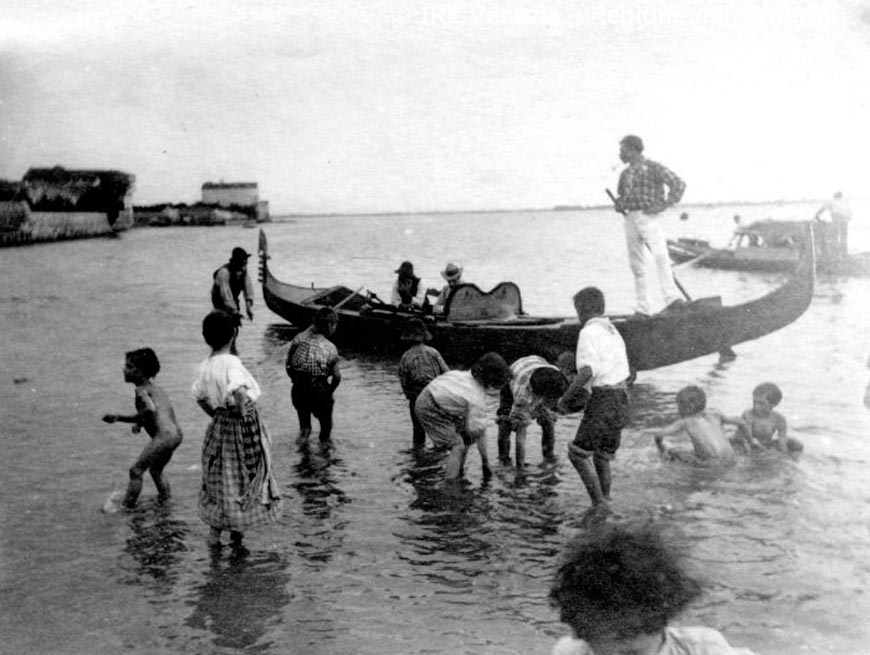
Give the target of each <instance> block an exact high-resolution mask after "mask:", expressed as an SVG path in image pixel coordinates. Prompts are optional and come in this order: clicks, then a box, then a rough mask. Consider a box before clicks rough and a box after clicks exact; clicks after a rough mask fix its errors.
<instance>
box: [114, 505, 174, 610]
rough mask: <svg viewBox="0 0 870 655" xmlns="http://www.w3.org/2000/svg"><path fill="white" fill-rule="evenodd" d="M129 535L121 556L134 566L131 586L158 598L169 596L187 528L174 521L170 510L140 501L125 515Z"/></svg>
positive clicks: (163, 506)
mask: <svg viewBox="0 0 870 655" xmlns="http://www.w3.org/2000/svg"><path fill="white" fill-rule="evenodd" d="M127 525H128V526H129V527H130V530H131V534H130V536H129V537H128V538H127V542H126V545H125V546H124V552H125V553H126V554H127V555H129V556H130V557H132V559H133V561H134V562H135V567H134V569H133V570H134V571H135V573H136V578H135V579H134V580H131V581H130V584H144V585H146V586H148V587H150V588H151V589H153V590H154V591H156V592H157V593H159V594H168V593H170V592H171V591H172V588H173V586H174V584H175V582H176V580H177V578H178V571H177V565H178V563H179V560H180V559H181V553H184V552H187V551H188V550H189V548H188V547H187V546H186V540H187V533H188V529H187V524H186V523H185V522H184V521H181V520H179V519H176V518H173V516H172V514H171V512H170V507H169V506H168V505H163V504H159V503H156V502H154V501H150V502H149V501H148V500H143V501H140V503H139V506H138V507H137V508H136V510H135V511H133V512H130V513H129V514H128V515H127Z"/></svg>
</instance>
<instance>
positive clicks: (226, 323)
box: [193, 310, 281, 548]
mask: <svg viewBox="0 0 870 655" xmlns="http://www.w3.org/2000/svg"><path fill="white" fill-rule="evenodd" d="M237 329H238V328H237V326H236V321H235V320H234V318H233V317H232V316H230V315H229V314H227V313H226V312H222V311H219V310H218V311H213V312H211V313H209V314H208V315H207V316H206V317H205V319H203V322H202V336H203V338H204V339H205V342H206V343H207V344H208V345H209V346H211V348H212V353H211V355H209V356H208V357H207V358H206V359H205V360H204V361H203V362H202V364H200V367H199V377H198V378H197V379H196V382H194V384H193V396H194V398H196V402H197V404H198V405H199V406H200V407H201V408H202V410H203V411H204V412H205V413H206V414H208V415H209V416H210V417H211V419H212V420H211V423H210V424H209V426H208V429H207V430H206V432H205V440H204V441H203V444H202V488H201V489H200V492H199V516H200V518H201V519H202V520H203V521H204V522H205V524H206V525H208V526H209V527H210V528H211V532H210V535H209V539H208V545H209V546H211V547H219V546H220V545H221V541H220V539H221V531H222V530H229V531H230V544H231V545H232V546H233V547H235V548H240V547H241V545H242V538H243V536H244V532H245V530H247V529H248V528H250V527H253V526H255V525H262V524H264V523H270V522H273V521H275V520H276V519H277V518H278V516H279V514H280V511H281V496H280V493H279V491H278V484H277V482H276V481H275V477H274V475H273V473H272V458H271V450H272V440H271V438H270V436H269V432H268V430H267V429H266V425H265V423H263V421H262V420H261V419H260V414H259V412H258V410H257V405H256V401H257V399H258V398H259V397H260V385H258V384H257V381H256V380H255V379H254V377H253V376H252V375H251V374H250V373H249V372H248V370H247V369H246V368H245V367H244V366H243V365H242V361H241V360H240V359H239V358H238V357H237V356H236V355H233V354H231V353H230V346H231V344H232V342H233V339H234V338H235V335H236V332H237Z"/></svg>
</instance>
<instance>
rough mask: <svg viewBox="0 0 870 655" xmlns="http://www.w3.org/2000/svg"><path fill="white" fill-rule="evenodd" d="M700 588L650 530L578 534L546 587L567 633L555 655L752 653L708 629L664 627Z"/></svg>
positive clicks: (606, 529)
mask: <svg viewBox="0 0 870 655" xmlns="http://www.w3.org/2000/svg"><path fill="white" fill-rule="evenodd" d="M700 593H701V586H700V584H698V582H697V581H695V580H693V579H692V578H691V577H689V576H688V575H686V573H685V572H684V571H683V569H682V566H681V565H680V562H679V560H678V558H677V557H676V555H675V553H674V552H673V551H672V550H671V549H670V548H669V547H668V545H667V544H666V542H665V540H664V539H663V538H662V536H661V534H660V533H659V532H658V531H657V530H655V529H654V528H652V527H649V526H646V527H640V528H626V527H621V526H615V525H605V526H603V527H602V528H600V529H597V530H593V531H591V532H584V533H581V535H580V536H579V537H578V538H576V539H574V540H572V541H571V542H570V543H569V545H568V547H567V549H566V551H565V554H564V556H563V558H562V562H561V565H560V566H559V569H558V571H557V572H556V576H555V579H554V582H553V586H552V588H551V589H550V595H549V597H550V604H551V605H552V606H553V607H554V608H555V609H557V610H558V611H559V619H560V620H561V621H562V622H563V623H565V624H567V625H568V626H569V627H570V628H571V633H572V634H571V635H569V636H565V637H562V638H561V639H560V640H559V641H558V642H556V645H555V646H554V647H553V650H552V655H627V654H628V653H630V654H631V655H711V654H713V653H715V654H716V655H752V651H749V650H747V649H744V648H735V647H733V646H731V645H729V644H728V642H727V641H726V640H725V637H723V636H722V634H721V633H720V632H719V631H717V630H714V629H712V628H705V627H680V628H672V627H669V626H668V623H669V622H670V621H671V620H672V619H674V618H675V617H676V616H678V615H679V614H680V612H681V611H682V610H683V609H684V608H685V607H686V606H688V605H689V603H690V602H692V600H694V599H695V598H696V597H697V596H699V595H700ZM590 648H591V651H590Z"/></svg>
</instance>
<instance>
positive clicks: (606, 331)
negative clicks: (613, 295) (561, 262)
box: [557, 287, 630, 508]
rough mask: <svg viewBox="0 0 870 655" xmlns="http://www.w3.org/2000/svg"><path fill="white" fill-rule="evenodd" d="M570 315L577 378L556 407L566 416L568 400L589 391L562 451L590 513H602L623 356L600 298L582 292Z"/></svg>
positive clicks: (623, 408) (619, 420) (623, 413)
mask: <svg viewBox="0 0 870 655" xmlns="http://www.w3.org/2000/svg"><path fill="white" fill-rule="evenodd" d="M574 309H575V310H576V312H577V318H578V319H579V320H580V335H579V336H578V338H577V353H576V359H577V374H576V377H575V378H574V381H573V382H572V383H571V386H570V387H568V391H566V392H565V394H564V395H563V396H562V398H560V399H559V402H558V404H557V407H559V408H560V409H561V410H562V411H569V408H568V407H566V405H567V403H568V401H569V399H571V398H574V397H575V396H576V395H577V394H578V392H579V391H580V389H582V388H585V387H587V386H591V394H590V396H589V400H588V402H587V403H586V411H585V412H584V414H583V419H582V420H581V421H580V426H579V427H578V428H577V435H576V436H575V437H574V441H573V442H572V443H571V445H570V446H569V447H568V459H569V460H570V461H571V464H573V465H574V468H575V469H577V473H579V474H580V479H581V480H582V481H583V484H584V486H585V487H586V491H587V493H588V494H589V498H590V499H591V500H592V505H593V507H595V508H606V507H607V501H608V500H609V499H610V462H611V460H613V458H614V457H616V451H617V450H618V449H619V445H620V439H621V437H622V429H623V428H624V427H625V426H626V425H627V424H628V386H627V384H626V378H628V376H629V374H630V371H629V367H628V354H627V353H626V350H625V342H624V341H623V340H622V336H621V335H620V334H619V332H618V331H617V330H616V328H615V327H613V324H612V323H611V322H610V319H608V318H607V317H606V316H604V294H603V293H602V292H601V291H600V290H599V289H597V288H595V287H586V288H584V289H581V290H580V291H578V292H577V294H576V295H575V296H574ZM590 459H591V460H592V461H591V462H590Z"/></svg>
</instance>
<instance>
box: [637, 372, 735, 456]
mask: <svg viewBox="0 0 870 655" xmlns="http://www.w3.org/2000/svg"><path fill="white" fill-rule="evenodd" d="M677 410H678V411H679V413H680V418H678V419H677V420H676V421H674V422H673V423H671V424H670V425H668V426H665V427H662V428H656V429H653V430H650V432H651V433H652V434H653V436H655V440H656V447H658V449H659V452H660V453H661V454H662V456H664V457H665V458H667V459H677V460H684V461H685V460H687V459H688V460H689V461H692V462H702V463H730V462H732V461H734V449H733V448H732V447H731V442H730V441H729V439H728V438H727V437H726V436H725V434H724V432H723V429H722V428H723V425H726V424H730V425H737V426H741V425H743V421H742V419H739V418H728V417H726V416H724V415H723V414H722V412H720V411H718V410H716V409H708V408H707V396H706V394H705V393H704V390H703V389H701V388H700V387H696V386H694V385H692V386H688V387H684V388H682V389H680V390H679V391H678V392H677ZM679 434H688V435H689V438H690V439H691V440H692V447H693V448H694V451H695V452H694V456H688V457H687V455H688V454H687V453H686V452H685V451H680V450H675V449H672V448H668V447H667V446H665V443H664V439H665V437H670V436H676V435H679Z"/></svg>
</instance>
